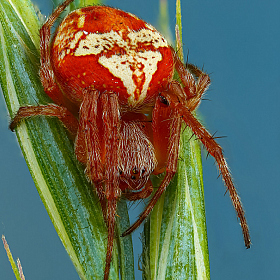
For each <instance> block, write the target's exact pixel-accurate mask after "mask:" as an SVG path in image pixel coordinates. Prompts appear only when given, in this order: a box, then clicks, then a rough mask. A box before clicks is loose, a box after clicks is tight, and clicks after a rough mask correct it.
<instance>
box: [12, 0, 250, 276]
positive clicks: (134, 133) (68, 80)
mask: <svg viewBox="0 0 280 280" xmlns="http://www.w3.org/2000/svg"><path fill="white" fill-rule="evenodd" d="M71 2H73V0H66V1H65V2H64V3H62V4H61V5H60V6H58V7H57V8H56V9H55V11H54V12H53V13H52V15H51V16H50V17H49V19H48V20H47V21H46V23H45V24H44V25H43V26H42V28H41V29H40V50H41V68H40V78H41V82H42V85H43V87H44V90H45V92H46V94H47V95H48V96H49V97H50V98H51V99H52V100H53V101H54V103H55V104H48V105H38V106H25V107H21V108H19V110H18V112H17V114H16V115H15V117H14V119H13V120H12V122H11V124H10V128H11V129H12V130H13V129H14V128H15V127H16V126H17V125H18V124H19V122H20V121H21V120H22V119H24V118H27V117H33V116H38V115H40V116H50V117H57V118H59V119H60V120H61V121H62V123H63V124H64V126H65V127H66V128H67V129H68V131H69V132H70V134H71V135H72V137H73V138H74V139H75V153H76V156H77V159H78V160H79V161H80V162H81V163H82V164H84V165H85V173H86V175H87V177H88V178H89V180H90V181H91V182H92V183H93V184H94V185H95V188H96V191H97V194H98V198H99V200H100V203H101V207H102V211H103V216H104V220H105V222H106V224H107V228H108V240H107V254H106V260H105V269H104V280H106V279H108V278H109V270H110V263H111V259H112V250H113V239H114V228H115V215H116V206H117V202H118V200H119V199H120V197H121V195H122V194H123V195H124V196H125V197H126V198H127V199H129V200H131V201H135V200H139V199H144V198H148V197H150V196H151V194H152V191H153V185H152V183H151V181H150V175H151V174H161V173H164V172H165V175H164V179H163V180H162V182H161V184H160V187H159V188H158V189H157V190H156V192H155V193H154V195H153V196H152V197H151V199H150V201H149V203H148V205H147V207H146V209H145V210H144V211H143V213H142V214H141V215H140V216H139V218H138V220H137V221H136V222H135V223H134V224H133V225H132V226H130V228H128V229H127V230H126V231H125V232H124V233H123V234H122V236H125V235H128V234H130V233H131V232H133V231H134V230H135V229H136V228H137V227H138V226H139V225H140V224H141V223H142V222H143V221H144V220H145V218H146V217H147V216H148V215H149V214H150V212H151V211H152V209H153V207H154V206H155V204H156V203H157V201H158V199H159V198H160V196H161V195H162V194H163V192H164V191H165V189H166V188H167V186H168V185H169V183H170V181H171V179H172V178H173V176H174V174H175V173H176V169H177V161H178V151H179V140H180V131H181V125H182V122H184V123H185V124H186V125H187V126H188V127H190V129H191V130H192V131H193V133H194V135H196V137H197V138H198V139H199V140H200V141H201V142H202V144H203V145H204V147H205V148H206V150H207V151H208V153H209V154H211V155H212V156H213V157H214V158H215V160H216V162H217V165H218V168H219V170H220V173H221V175H222V177H223V180H224V182H225V185H226V187H227V190H228V192H229V195H230V197H231V200H232V203H233V206H234V208H235V210H236V212H237V216H238V218H239V220H240V224H241V227H242V231H243V236H244V241H245V246H246V247H247V248H249V247H250V244H251V242H250V236H249V230H248V226H247V222H246V218H245V215H244V210H243V208H242V204H241V201H240V198H239V196H238V194H237V192H236V189H235V187H234V184H233V181H232V178H231V175H230V172H229V169H228V166H227V163H226V160H225V158H224V156H223V152H222V148H221V147H220V146H219V145H218V144H217V143H216V142H215V140H214V138H213V137H212V135H211V134H210V133H209V132H208V131H207V130H206V129H205V128H204V127H203V125H202V124H201V123H200V122H199V121H198V120H197V119H196V118H195V116H194V115H193V113H192V112H193V111H194V110H195V109H196V108H197V107H198V105H199V104H200V101H201V98H202V95H203V94H204V92H205V91H206V90H207V88H208V87H209V85H210V78H209V76H208V75H207V74H206V73H204V72H203V71H201V70H200V69H198V68H197V67H196V66H194V65H192V64H187V67H185V66H184V64H183V63H182V62H181V61H180V59H179V58H178V56H177V54H176V52H175V51H174V50H173V48H172V47H171V46H169V45H168V43H167V41H166V39H164V38H163V37H162V35H161V34H160V33H159V32H158V31H157V30H156V29H155V28H154V27H153V26H151V25H149V24H147V23H146V22H144V21H143V20H141V19H139V18H137V17H136V16H134V15H132V14H129V13H126V12H124V11H121V10H118V9H114V8H110V7H106V6H89V7H85V8H81V9H78V10H75V11H73V12H72V13H70V14H69V15H68V16H66V17H65V18H64V20H63V21H62V23H61V24H60V25H59V26H58V28H57V30H56V33H55V35H54V38H53V39H52V40H51V27H52V26H53V24H54V22H55V21H56V20H57V18H58V17H59V15H60V14H61V12H62V11H63V10H64V9H65V8H66V7H67V6H68V5H69V4H70V3H71ZM175 70H176V71H177V73H178V74H179V77H180V80H181V83H179V82H178V81H176V80H174V79H173V74H174V71H175Z"/></svg>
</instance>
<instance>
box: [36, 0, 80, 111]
mask: <svg viewBox="0 0 280 280" xmlns="http://www.w3.org/2000/svg"><path fill="white" fill-rule="evenodd" d="M73 1H74V0H66V1H65V2H64V3H62V4H61V5H59V6H58V7H57V8H56V9H55V10H54V12H53V13H52V14H51V15H50V17H49V18H48V20H47V21H46V22H45V23H44V25H43V26H42V28H41V29H40V53H41V67H40V78H41V82H42V85H43V87H44V90H45V93H46V94H47V95H48V96H49V97H50V98H51V99H52V100H53V101H54V102H55V103H56V104H58V105H62V106H63V107H66V108H68V110H70V111H71V112H72V113H74V114H75V115H76V114H77V112H78V108H77V106H76V105H75V104H73V103H72V102H71V101H70V100H69V99H68V98H67V97H65V96H64V94H63V93H62V91H61V90H60V88H59V86H58V84H57V83H56V81H55V77H54V72H53V70H52V65H51V55H50V45H51V44H50V42H51V27H52V26H53V24H54V22H55V21H56V20H57V18H58V17H59V15H60V14H61V13H62V12H63V10H64V9H65V8H66V7H67V6H68V5H69V4H70V3H71V2H73Z"/></svg>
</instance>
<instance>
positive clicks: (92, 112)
mask: <svg viewBox="0 0 280 280" xmlns="http://www.w3.org/2000/svg"><path fill="white" fill-rule="evenodd" d="M79 120H80V123H79V130H78V134H77V139H76V143H75V153H76V155H77V158H78V160H79V161H81V162H82V163H84V164H85V165H86V174H87V176H88V178H89V179H90V181H91V182H92V183H94V184H95V186H96V190H97V194H98V197H99V200H100V203H101V206H102V211H103V216H104V219H105V221H106V223H107V227H108V241H107V254H106V262H105V270H104V280H105V279H108V277H109V271H110V264H111V259H112V252H113V243H114V242H113V241H114V228H115V214H116V206H117V201H118V199H119V198H120V196H121V190H120V188H119V170H118V163H119V162H118V160H119V159H118V143H119V142H118V137H119V127H120V115H119V103H118V97H117V95H116V94H110V93H108V92H107V93H103V94H99V93H98V92H97V91H95V90H91V91H90V90H89V91H88V92H86V93H85V94H84V100H83V102H82V104H81V107H80V118H79Z"/></svg>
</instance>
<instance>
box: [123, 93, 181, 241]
mask: <svg viewBox="0 0 280 280" xmlns="http://www.w3.org/2000/svg"><path fill="white" fill-rule="evenodd" d="M175 111H176V109H175V110H173V109H170V107H168V106H166V104H164V103H163V102H162V98H161V96H158V97H157V99H156V104H155V107H154V110H153V144H154V147H155V150H156V155H157V160H158V162H159V164H158V166H159V168H158V170H157V171H155V173H162V172H163V170H162V169H163V168H164V169H165V170H166V174H165V177H164V179H163V181H162V182H161V184H160V186H159V188H158V189H157V191H156V192H155V194H154V196H153V197H152V198H151V200H150V202H149V204H148V205H147V207H146V209H145V210H144V211H143V212H142V214H141V215H140V216H139V218H138V220H136V221H135V222H134V224H132V225H131V226H130V227H129V228H128V229H127V230H126V231H125V232H123V234H122V236H126V235H128V234H130V233H132V232H133V231H134V230H135V229H136V228H138V227H139V226H140V225H141V223H142V222H143V221H144V220H145V219H146V218H147V216H148V215H149V214H150V212H151V211H152V210H153V208H154V206H155V204H156V203H157V201H158V199H159V198H160V197H161V195H162V194H163V193H164V191H165V190H166V188H167V186H168V185H169V183H170V181H171V180H172V178H173V176H174V175H175V173H176V170H177V160H178V152H179V142H180V132H181V118H177V114H176V112H175ZM163 131H164V132H167V133H168V134H167V135H168V136H167V137H166V138H165V139H163V138H162V135H166V134H163ZM159 132H160V133H159Z"/></svg>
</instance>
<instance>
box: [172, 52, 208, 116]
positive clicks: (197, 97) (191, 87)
mask: <svg viewBox="0 0 280 280" xmlns="http://www.w3.org/2000/svg"><path fill="white" fill-rule="evenodd" d="M173 56H174V63H175V69H176V71H177V72H178V74H179V76H180V79H181V81H182V84H183V86H184V87H183V90H182V87H181V85H180V84H179V83H177V82H172V83H171V86H172V87H173V88H172V90H173V92H174V94H175V95H176V96H177V97H178V99H179V100H180V102H182V103H185V104H186V106H187V107H188V108H189V110H190V111H191V112H192V111H194V110H195V109H196V108H197V106H198V105H199V104H200V101H201V98H202V95H203V94H204V93H205V91H206V90H207V89H208V87H209V85H210V77H209V75H207V74H206V73H204V72H203V71H201V70H200V69H199V68H198V67H196V66H195V65H193V64H188V65H187V67H185V66H184V64H183V63H182V62H181V60H180V59H179V57H178V56H177V54H176V53H175V51H174V50H173ZM194 76H195V77H196V79H195V78H194Z"/></svg>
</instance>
